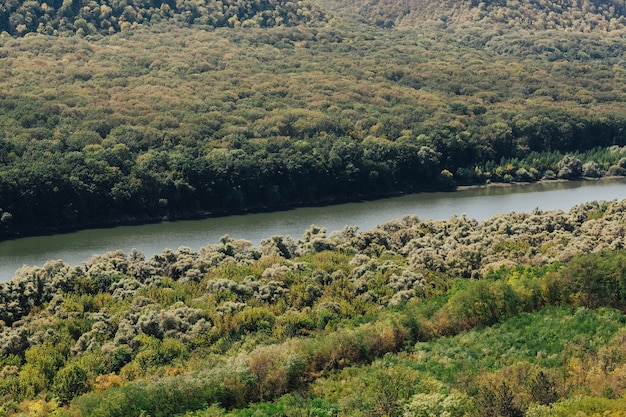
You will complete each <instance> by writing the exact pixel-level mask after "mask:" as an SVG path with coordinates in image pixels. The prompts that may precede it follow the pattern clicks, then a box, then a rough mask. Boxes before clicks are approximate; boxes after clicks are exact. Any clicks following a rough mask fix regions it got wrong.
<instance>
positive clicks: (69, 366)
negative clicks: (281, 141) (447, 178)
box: [0, 200, 626, 417]
mask: <svg viewBox="0 0 626 417" xmlns="http://www.w3.org/2000/svg"><path fill="white" fill-rule="evenodd" d="M625 222H626V200H625V201H621V202H618V201H614V202H609V203H607V202H591V203H587V204H583V205H580V206H578V207H575V208H573V209H572V210H571V211H570V212H569V213H564V212H561V211H554V212H542V211H539V210H535V211H534V212H533V213H511V214H506V215H500V216H496V217H494V218H491V219H487V220H485V221H483V222H477V221H475V220H472V219H468V218H465V217H453V218H452V219H450V220H448V221H432V220H426V219H419V218H417V217H406V218H403V219H401V220H397V221H392V222H390V223H387V224H384V225H381V226H380V227H377V228H375V229H373V230H369V231H363V232H359V231H358V230H357V228H355V227H346V228H345V229H343V230H341V231H337V232H333V233H331V234H327V233H326V231H325V230H324V229H323V228H320V227H317V226H311V228H310V229H309V230H307V231H306V232H305V233H304V235H303V236H302V237H301V238H300V239H299V240H297V241H295V240H294V239H292V238H291V237H288V236H272V237H268V238H267V239H265V240H264V241H263V242H261V245H260V246H259V247H254V246H253V245H251V244H250V242H248V241H245V240H235V239H232V238H230V237H228V236H224V237H222V238H221V239H220V241H219V242H215V243H212V244H209V245H207V246H206V247H204V248H201V249H200V250H199V251H198V252H195V251H193V250H191V249H189V248H184V247H181V248H178V249H177V250H169V249H168V250H165V251H164V252H163V253H161V254H157V255H155V256H153V257H152V258H151V259H145V257H144V256H143V255H142V254H141V253H139V252H137V251H132V252H131V253H129V254H125V253H122V252H120V251H117V252H111V253H106V254H102V255H98V256H94V257H93V258H92V259H90V260H88V261H86V262H85V263H84V264H83V265H79V266H69V265H66V264H64V263H62V262H61V261H50V262H48V263H47V264H45V265H43V266H42V267H25V268H23V269H22V270H20V271H18V273H17V275H16V277H15V279H14V280H13V281H12V282H10V283H6V284H3V285H2V286H1V287H0V297H2V304H0V308H1V309H2V310H1V311H0V318H1V319H2V321H3V323H4V325H3V327H2V328H1V329H0V370H1V372H2V376H3V377H2V379H1V380H0V402H1V403H2V407H1V409H0V412H1V413H2V415H8V416H12V415H37V416H47V415H54V416H59V415H60V416H109V417H111V416H120V417H122V416H123V417H131V416H144V415H151V416H154V417H159V416H163V417H165V416H173V415H184V413H187V414H186V415H189V416H219V415H240V416H251V415H254V416H281V415H282V416H299V415H302V413H306V414H305V415H310V416H384V415H386V416H401V415H403V416H425V415H432V414H434V415H450V416H483V417H484V416H494V417H495V416H521V415H524V414H525V415H529V416H530V415H532V416H554V415H557V416H561V415H563V416H565V415H579V416H587V415H599V414H593V413H603V412H607V413H609V412H612V411H617V410H623V407H624V396H623V395H624V393H625V392H626V383H625V382H624V381H625V379H624V375H625V374H624V372H625V371H626V350H625V346H626V345H625V344H624V338H625V337H626V333H625V330H624V324H625V323H626V317H624V314H623V309H624V308H625V306H626V268H625V267H624V265H626V252H624V250H623V248H624V246H625V245H626V240H625V239H626V238H625V235H624V224H625ZM470 277H471V278H473V279H468V278H470ZM577 413H578V414H577ZM610 415H614V414H610ZM615 415H616V414H615Z"/></svg>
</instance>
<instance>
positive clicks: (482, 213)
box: [0, 177, 626, 281]
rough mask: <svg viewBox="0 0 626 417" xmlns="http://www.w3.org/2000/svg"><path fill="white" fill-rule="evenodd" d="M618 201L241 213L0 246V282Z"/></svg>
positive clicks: (467, 202)
mask: <svg viewBox="0 0 626 417" xmlns="http://www.w3.org/2000/svg"><path fill="white" fill-rule="evenodd" d="M625 196H626V178H621V177H620V178H614V179H606V180H605V181H553V182H542V183H532V184H526V185H524V186H519V187H514V186H501V187H498V186H493V185H490V186H489V187H469V188H467V189H460V190H458V191H456V192H431V193H420V194H406V195H402V196H396V197H391V198H385V199H378V200H373V201H361V202H350V203H343V204H336V205H332V206H324V207H301V208H294V209H291V210H286V211H280V212H263V213H254V214H252V213H248V214H239V215H232V216H225V217H208V218H204V219H199V220H180V221H168V222H158V223H150V224H143V225H136V226H131V225H125V226H117V227H112V228H103V229H85V230H81V231H76V232H71V233H63V234H57V235H47V236H33V237H25V238H21V239H14V240H11V241H5V242H0V280H2V281H8V280H10V279H11V278H12V277H13V275H14V273H15V271H16V270H17V269H18V268H20V267H22V266H23V265H43V264H44V263H45V262H46V261H48V260H53V259H62V260H63V261H64V262H66V263H68V264H70V265H80V264H82V263H83V262H85V261H86V260H88V259H89V258H91V257H92V256H93V255H96V254H102V253H105V252H109V251H113V250H118V249H119V250H122V251H123V252H125V253H129V252H130V251H131V250H132V249H133V248H135V249H137V250H139V251H140V252H141V253H143V254H144V255H145V256H146V258H150V257H151V256H153V255H154V254H157V253H161V252H162V251H163V250H164V249H165V248H172V249H176V248H178V247H180V246H185V247H189V248H192V249H193V250H199V248H201V247H203V246H206V245H207V244H212V243H216V242H218V241H219V239H220V237H222V236H224V235H230V236H232V237H234V238H237V239H246V240H249V241H251V242H252V244H253V245H255V246H257V247H258V246H259V245H260V243H261V241H262V240H264V239H267V238H269V237H271V236H274V235H281V236H292V237H293V238H294V240H298V238H299V237H300V236H302V235H303V233H304V231H305V230H306V229H308V228H309V226H311V225H312V224H316V225H319V226H320V227H324V228H326V230H327V231H328V233H330V232H332V231H335V230H341V229H342V228H344V227H345V226H357V227H358V228H359V230H360V231H367V230H370V229H372V228H374V227H376V226H377V225H380V224H383V223H385V222H389V221H392V220H396V219H402V218H403V217H405V216H407V215H409V216H412V215H416V216H419V217H420V218H424V219H428V218H432V219H438V220H445V219H449V218H450V217H452V216H454V215H457V216H460V215H462V214H465V215H466V216H467V217H468V218H475V219H477V220H484V219H486V218H489V217H492V216H494V215H497V214H502V213H506V212H511V211H515V212H531V211H532V210H534V209H535V208H536V207H540V208H541V209H542V210H553V209H559V210H564V211H567V210H569V209H570V208H571V207H573V206H575V205H577V204H581V203H584V202H586V201H589V200H614V199H621V198H624V197H625Z"/></svg>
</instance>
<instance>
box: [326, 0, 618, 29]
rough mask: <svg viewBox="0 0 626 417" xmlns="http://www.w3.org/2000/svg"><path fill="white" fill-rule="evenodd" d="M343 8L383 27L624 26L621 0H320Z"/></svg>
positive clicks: (549, 27) (576, 27) (510, 27)
mask: <svg viewBox="0 0 626 417" xmlns="http://www.w3.org/2000/svg"><path fill="white" fill-rule="evenodd" d="M324 2H325V3H326V4H329V5H332V6H331V7H333V8H338V9H340V10H342V11H343V12H345V13H353V14H355V15H357V16H359V17H360V18H361V19H362V20H363V21H365V22H367V23H370V24H374V25H376V26H382V27H393V26H413V25H420V24H426V23H436V24H440V25H443V27H447V26H448V25H450V26H451V27H456V28H460V27H465V28H467V27H472V26H480V27H483V28H485V29H489V30H493V29H516V30H517V29H528V30H534V31H536V30H549V29H563V30H567V31H573V32H585V33H588V32H592V31H603V32H609V31H613V30H621V29H624V26H625V24H626V2H624V1H623V0H608V1H605V0H515V1H505V0H484V1H479V0H460V1H459V0H442V1H433V0H399V1H393V0H355V1H351V2H346V1H342V0H324Z"/></svg>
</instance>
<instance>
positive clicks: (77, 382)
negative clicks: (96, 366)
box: [52, 364, 89, 404]
mask: <svg viewBox="0 0 626 417" xmlns="http://www.w3.org/2000/svg"><path fill="white" fill-rule="evenodd" d="M87 391H89V384H88V378H87V371H85V370H84V369H83V368H81V367H80V366H78V365H76V364H71V365H68V366H66V367H64V368H63V369H61V370H60V371H59V372H58V373H57V374H56V376H55V377H54V384H53V385H52V392H54V394H55V395H56V396H57V397H58V398H59V401H61V402H62V403H63V404H67V403H68V402H70V400H71V399H72V398H74V397H76V396H77V395H80V394H84V393H85V392H87Z"/></svg>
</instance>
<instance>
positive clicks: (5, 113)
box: [0, 0, 626, 239]
mask: <svg viewBox="0 0 626 417" xmlns="http://www.w3.org/2000/svg"><path fill="white" fill-rule="evenodd" d="M66 3H67V4H66ZM170 3H171V4H170ZM458 3H459V4H465V3H463V2H458ZM509 3H510V4H507V6H506V9H505V10H506V11H510V9H512V8H513V6H514V2H509ZM583 3H584V4H583ZM402 4H405V3H403V2H398V3H397V5H396V8H394V7H387V6H388V5H387V3H385V2H380V3H376V5H371V4H369V3H366V2H357V3H355V4H354V7H348V6H346V4H335V3H332V2H321V3H319V4H318V3H311V2H297V3H296V2H278V1H275V2H249V3H246V2H238V3H237V4H234V3H233V4H231V3H229V2H219V5H220V6H219V7H222V8H223V9H224V10H225V9H226V8H227V9H228V10H229V11H230V12H229V13H233V16H235V15H236V16H237V22H240V23H241V24H234V23H233V24H224V22H221V23H219V22H217V20H215V19H217V18H215V19H213V20H211V19H209V17H211V16H214V15H217V14H219V15H220V16H221V15H224V18H225V17H226V16H227V14H225V13H226V12H224V10H222V11H219V10H214V9H215V8H216V7H218V3H217V2H202V1H195V2H192V1H180V2H176V3H175V7H173V6H174V3H173V2H169V3H168V2H140V1H126V2H108V1H104V0H101V1H95V0H94V1H92V2H89V3H87V2H81V1H78V0H76V1H74V2H73V3H72V4H70V3H69V2H65V3H63V4H61V2H48V3H45V2H37V1H32V0H31V1H27V2H24V1H18V0H15V1H11V2H5V5H4V6H3V7H4V9H2V10H1V11H0V16H1V17H0V22H5V25H4V26H3V28H4V30H3V31H2V32H1V33H0V59H1V65H0V238H3V239H6V238H11V237H16V236H24V235H28V234H42V233H53V232H58V231H64V230H69V229H77V228H84V227H93V226H109V225H115V224H120V223H130V222H149V221H159V220H161V219H163V218H168V219H175V218H189V217H198V216H206V215H222V214H230V213H236V212H244V211H263V210H273V209H278V208H285V207H293V206H302V205H312V204H328V203H333V202H340V201H349V200H358V199H368V198H377V197H381V196H388V195H394V194H399V193H412V192H419V191H426V190H448V189H454V187H455V186H457V185H469V184H484V183H486V182H530V181H538V180H541V179H543V178H549V179H552V178H565V179H577V178H583V177H592V178H597V177H600V176H604V175H623V174H624V173H625V172H626V171H625V170H624V169H625V168H626V159H624V158H625V156H626V155H625V154H624V146H626V139H625V138H624V135H623V131H624V128H625V127H626V117H625V116H624V115H625V114H626V111H625V110H626V109H625V108H624V107H625V105H624V103H625V102H626V97H625V96H626V92H625V91H624V87H623V86H624V79H625V78H626V63H625V62H624V56H623V52H622V51H623V50H624V42H625V41H624V37H623V36H622V34H623V31H622V29H621V26H619V25H617V23H616V24H615V25H613V26H615V28H614V27H613V26H610V25H609V26H607V27H604V26H598V27H595V28H594V29H593V30H587V29H584V28H582V27H580V25H579V24H578V23H576V22H579V23H580V21H581V19H582V18H583V17H584V18H585V19H587V18H588V17H589V18H590V17H591V16H598V19H605V20H606V19H608V20H609V21H611V22H612V21H614V20H615V21H616V22H618V21H621V20H620V19H621V17H620V16H621V14H620V13H621V11H622V8H620V7H621V6H619V4H617V3H616V4H615V5H614V7H611V8H610V10H604V7H605V6H603V5H602V4H604V3H602V4H598V5H592V4H587V2H582V3H581V5H580V6H575V7H574V6H572V8H571V9H567V11H564V12H563V13H562V14H561V15H559V16H560V17H559V16H556V17H554V19H557V20H558V19H560V20H559V22H560V25H561V26H562V25H564V24H565V23H567V22H570V23H571V29H570V30H564V29H562V28H561V26H559V25H557V26H554V27H552V26H550V27H546V28H545V29H542V30H536V29H532V28H529V27H525V26H523V25H518V26H516V28H508V27H500V26H497V25H496V26H493V28H492V31H486V30H483V27H484V26H485V25H487V23H488V22H490V20H489V19H487V17H488V16H491V15H490V14H489V13H491V12H489V13H487V14H486V15H485V16H486V17H485V18H484V19H479V20H476V19H474V18H472V16H473V14H472V13H473V11H475V10H476V8H477V7H478V8H485V10H487V11H490V10H492V9H493V10H496V8H497V7H500V8H503V7H504V6H498V4H497V3H496V2H494V3H490V4H489V5H483V6H480V5H476V6H472V4H469V3H467V4H465V6H467V8H469V9H468V10H469V11H465V9H462V10H461V9H459V10H456V9H455V8H445V7H444V6H443V3H441V4H439V3H432V4H431V5H430V6H429V7H428V8H425V9H424V8H420V7H421V6H420V7H417V6H419V4H420V3H419V2H416V3H415V4H413V3H410V2H407V3H406V7H408V9H407V10H405V12H406V13H404V12H402V13H400V10H399V9H397V8H398V7H400V6H401V5H402ZM481 4H482V3H481ZM534 4H535V3H532V2H531V3H526V2H519V7H517V9H515V10H516V12H517V13H522V14H523V15H524V16H526V18H527V19H535V18H537V16H535V15H533V14H532V13H531V12H532V11H533V10H535V9H533V7H534V6H533V5H534ZM594 4H595V3H594ZM202 5H204V6H202ZM36 6H37V7H36ZM157 6H158V7H157ZM200 6H202V7H200ZM209 6H211V7H212V9H211V10H209V9H210V8H211V7H209ZM244 6H245V7H244ZM465 6H464V7H465ZM531 6H533V7H531ZM553 6H554V7H556V6H555V5H554V4H553ZM583 6H584V7H583ZM96 7H99V8H100V9H102V10H104V9H106V10H108V9H107V8H110V9H111V10H112V11H111V12H110V16H109V15H107V16H109V17H106V18H105V17H104V15H102V14H97V13H95V12H93V13H92V12H90V11H89V10H95V8H96ZM193 7H195V8H196V9H194V10H196V11H197V13H199V15H198V16H199V17H197V18H193V19H191V18H189V14H188V13H187V12H188V9H190V8H193ZM459 7H460V6H459ZM167 8H169V9H170V12H168V13H170V14H171V16H170V17H162V18H160V19H157V18H156V17H155V18H152V17H151V18H148V17H149V16H152V15H151V14H150V13H153V14H154V13H157V12H156V10H157V9H158V10H159V12H158V13H161V12H160V11H161V10H165V9H167ZM207 8H209V9H207ZM31 9H32V10H35V9H37V10H35V11H32V13H31V11H29V10H31ZM43 9H46V12H45V13H44V12H43ZM244 9H245V13H244ZM120 10H124V13H126V12H127V11H128V12H129V13H130V11H131V10H132V12H133V13H135V14H136V15H137V16H144V17H145V19H144V20H142V21H141V22H140V21H139V20H137V21H133V22H132V24H130V26H128V25H122V24H121V23H119V21H120V19H122V18H123V16H124V13H122V15H121V17H115V16H118V14H119V13H118V12H120ZM147 10H148V11H147ZM271 10H273V11H272V16H274V15H275V18H273V19H274V20H273V21H272V22H270V21H269V20H267V19H266V20H264V21H263V22H265V23H263V22H261V23H259V19H261V20H263V19H265V17H262V16H266V15H268V13H270V11H271ZM364 10H368V11H369V12H370V13H380V14H382V13H383V12H385V13H390V14H397V15H398V16H400V15H402V16H405V17H404V18H403V19H400V18H396V19H395V20H394V21H393V24H389V25H387V24H382V25H380V24H377V23H376V22H375V21H373V20H371V19H369V18H367V16H366V15H364V14H363V13H365V12H364ZM414 10H430V12H429V13H430V15H429V16H425V15H424V16H422V17H421V19H423V20H419V19H418V15H416V14H415V13H416V12H415V11H414ZM498 10H500V9H498ZM577 10H578V12H577V13H578V14H575V13H574V11H577ZM444 11H445V13H444ZM535 11H536V10H535ZM29 13H30V14H29ZM42 13H43V14H42ZM81 13H82V14H81ZM107 13H108V12H107ZM116 13H117V14H116ZM194 13H196V12H194ZM220 13H221V14H220ZM246 13H247V14H246ZM281 13H282V14H281ZM403 13H404V14H403ZM446 13H447V14H446ZM485 13H486V12H485ZM494 13H495V12H494ZM568 13H569V14H568ZM87 14H89V16H91V17H90V18H89V19H91V20H89V19H87V17H86V16H87ZM283 15H284V16H283ZM448 15H450V16H449V17H446V16H448ZM81 16H83V17H81ZM168 16H169V15H168ZM185 16H187V17H185ZM192 16H195V14H192ZM233 16H231V17H233ZM259 16H261V17H259ZM280 16H283V18H282V20H281V19H279V17H280ZM411 16H412V17H411ZM420 16H421V15H420ZM201 17H203V18H204V20H202V19H201ZM59 19H61V20H59ZM63 19H65V20H63ZM115 19H117V22H118V23H115V22H116V21H115ZM124 19H126V18H124ZM137 19H139V17H137ZM207 19H209V20H211V22H212V23H211V22H209V20H207ZM229 19H230V18H229ZM268 19H269V18H268ZM416 19H418V20H416ZM485 19H487V20H485ZM577 19H578V20H577ZM122 20H123V19H122ZM218 20H219V19H218ZM250 20H254V21H255V22H256V23H255V24H253V23H254V22H249V21H250ZM444 20H445V25H442V21H444ZM7 21H8V22H14V23H15V24H12V23H9V24H6V22H7ZM22 21H23V22H29V23H28V24H26V23H19V24H17V22H22ZM62 21H63V22H65V23H62ZM105 21H107V22H109V23H106V24H105V23H104V22H105ZM84 22H87V24H88V25H92V26H93V27H95V28H96V30H92V29H93V28H92V29H90V30H88V31H84V30H83V31H81V30H80V29H81V28H78V29H76V25H79V26H80V25H83V26H84ZM126 22H127V23H128V22H130V21H126ZM233 22H234V21H233ZM246 22H249V23H246ZM415 22H419V23H415ZM244 23H245V24H244ZM574 23H576V24H574ZM7 25H8V26H7ZM12 25H13V26H12ZM20 25H22V26H23V25H26V29H24V28H23V27H22V26H20ZM29 25H30V26H29ZM107 25H108V26H107ZM494 25H495V24H494ZM18 26H19V27H20V30H18V29H17V28H18ZM105 26H107V27H108V28H113V30H111V31H109V30H108V29H107V30H105V31H102V30H101V29H102V28H104V27H105ZM60 27H63V28H65V29H63V30H61V29H59V28H60ZM39 28H42V29H41V30H39ZM55 28H56V29H55ZM55 31H56V32H55ZM495 33H500V35H496V34H495Z"/></svg>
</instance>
